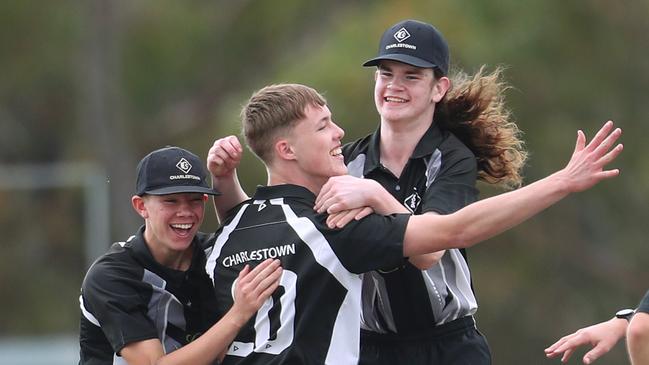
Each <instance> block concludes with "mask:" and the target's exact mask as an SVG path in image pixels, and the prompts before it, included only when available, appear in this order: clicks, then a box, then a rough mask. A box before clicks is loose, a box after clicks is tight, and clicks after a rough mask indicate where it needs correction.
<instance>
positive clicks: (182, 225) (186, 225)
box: [171, 223, 192, 229]
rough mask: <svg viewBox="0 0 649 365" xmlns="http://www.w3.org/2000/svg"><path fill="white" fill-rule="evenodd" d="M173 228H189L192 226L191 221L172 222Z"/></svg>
mask: <svg viewBox="0 0 649 365" xmlns="http://www.w3.org/2000/svg"><path fill="white" fill-rule="evenodd" d="M171 226H172V227H173V228H178V229H190V228H192V225H191V223H186V224H172V225H171Z"/></svg>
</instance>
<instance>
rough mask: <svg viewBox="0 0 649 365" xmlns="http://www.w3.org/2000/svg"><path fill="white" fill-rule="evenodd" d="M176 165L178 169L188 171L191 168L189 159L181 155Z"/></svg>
mask: <svg viewBox="0 0 649 365" xmlns="http://www.w3.org/2000/svg"><path fill="white" fill-rule="evenodd" d="M176 167H177V168H178V169H180V171H182V172H184V173H188V172H189V170H191V169H192V164H190V163H189V161H187V160H185V158H184V157H183V158H181V159H180V160H179V161H178V163H177V164H176Z"/></svg>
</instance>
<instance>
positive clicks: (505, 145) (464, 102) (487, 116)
mask: <svg viewBox="0 0 649 365" xmlns="http://www.w3.org/2000/svg"><path fill="white" fill-rule="evenodd" d="M502 74H503V68H502V67H498V68H496V70H495V71H493V72H492V73H489V74H487V73H486V71H485V66H482V67H481V68H480V70H479V71H478V72H477V73H476V74H475V75H473V76H470V75H468V74H466V73H464V72H461V71H454V73H453V74H452V75H451V76H450V77H449V78H450V79H451V83H452V86H451V89H450V90H449V91H448V92H447V93H446V96H444V98H443V99H442V100H441V101H440V102H439V103H437V105H436V107H435V117H434V122H435V123H437V124H438V125H439V126H440V128H442V129H446V130H448V131H450V132H452V133H453V134H455V136H457V137H458V138H459V139H460V140H461V141H462V142H463V143H464V144H465V145H466V146H467V147H469V149H471V151H472V152H473V153H474V154H475V156H476V159H477V161H478V179H479V180H482V181H485V182H487V183H489V184H494V185H499V186H501V187H504V188H508V189H512V188H516V187H519V186H520V185H521V184H522V182H523V177H522V175H521V170H522V168H523V165H524V164H525V161H526V160H527V151H526V150H525V143H524V142H523V140H522V139H521V134H522V133H521V131H520V129H518V126H517V125H516V123H515V122H514V121H513V120H512V114H511V112H510V110H509V109H507V107H506V106H505V101H504V94H505V91H506V90H508V89H509V88H510V86H509V85H507V83H506V82H504V81H503V79H502Z"/></svg>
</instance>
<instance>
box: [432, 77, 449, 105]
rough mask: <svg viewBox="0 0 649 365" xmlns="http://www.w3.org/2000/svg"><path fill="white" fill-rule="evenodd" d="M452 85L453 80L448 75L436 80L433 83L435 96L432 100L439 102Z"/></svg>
mask: <svg viewBox="0 0 649 365" xmlns="http://www.w3.org/2000/svg"><path fill="white" fill-rule="evenodd" d="M450 87H451V80H450V79H449V78H448V77H446V76H443V77H440V78H439V79H437V80H435V84H434V85H433V98H432V101H433V102H434V103H439V101H440V100H442V98H443V97H444V95H446V92H447V91H448V89H449V88H450Z"/></svg>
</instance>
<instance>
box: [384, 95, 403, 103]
mask: <svg viewBox="0 0 649 365" xmlns="http://www.w3.org/2000/svg"><path fill="white" fill-rule="evenodd" d="M385 101H389V102H391V103H405V102H406V99H402V98H396V97H394V96H386V97H385Z"/></svg>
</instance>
